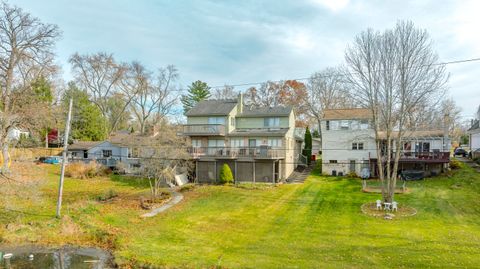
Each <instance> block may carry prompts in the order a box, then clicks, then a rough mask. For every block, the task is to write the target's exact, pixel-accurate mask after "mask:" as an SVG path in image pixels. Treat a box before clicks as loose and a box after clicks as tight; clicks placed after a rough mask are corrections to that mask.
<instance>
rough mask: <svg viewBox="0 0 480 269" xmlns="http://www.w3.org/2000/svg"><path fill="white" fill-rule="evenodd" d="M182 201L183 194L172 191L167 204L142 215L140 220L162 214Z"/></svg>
mask: <svg viewBox="0 0 480 269" xmlns="http://www.w3.org/2000/svg"><path fill="white" fill-rule="evenodd" d="M182 200H183V194H181V193H179V192H176V191H172V199H171V200H170V201H169V202H168V203H166V204H164V205H162V206H161V207H158V208H155V209H153V210H152V211H150V212H148V213H145V214H143V215H142V216H141V217H142V218H150V217H154V216H156V215H158V214H160V213H162V212H163V211H165V210H167V209H169V208H170V207H172V206H174V205H176V204H178V203H180V201H182Z"/></svg>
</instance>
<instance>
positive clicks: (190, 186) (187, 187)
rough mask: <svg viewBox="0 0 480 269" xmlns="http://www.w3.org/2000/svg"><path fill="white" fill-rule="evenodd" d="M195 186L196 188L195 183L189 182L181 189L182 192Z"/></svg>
mask: <svg viewBox="0 0 480 269" xmlns="http://www.w3.org/2000/svg"><path fill="white" fill-rule="evenodd" d="M194 188H195V184H191V183H188V184H185V185H183V186H181V187H180V189H179V191H180V192H186V191H191V190H193V189H194Z"/></svg>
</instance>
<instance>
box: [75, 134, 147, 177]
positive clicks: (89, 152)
mask: <svg viewBox="0 0 480 269" xmlns="http://www.w3.org/2000/svg"><path fill="white" fill-rule="evenodd" d="M68 153H69V160H70V161H83V162H90V161H96V162H98V163H101V164H103V165H105V166H107V167H110V168H116V167H117V166H118V165H119V164H120V162H121V163H123V164H124V165H125V169H126V170H127V172H128V171H130V170H131V169H133V168H134V167H135V166H137V164H138V159H137V158H132V157H131V155H130V152H129V148H128V147H127V146H124V145H121V144H114V143H112V142H109V141H78V142H75V143H73V144H72V145H70V146H68Z"/></svg>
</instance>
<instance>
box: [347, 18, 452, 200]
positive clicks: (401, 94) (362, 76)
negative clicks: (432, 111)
mask: <svg viewBox="0 0 480 269" xmlns="http://www.w3.org/2000/svg"><path fill="white" fill-rule="evenodd" d="M345 58H346V61H347V65H348V66H347V67H348V73H347V76H346V79H347V81H348V82H349V84H350V86H351V87H352V89H353V90H354V91H355V97H356V99H357V100H358V102H359V103H360V104H361V105H362V106H363V107H366V108H368V109H370V110H371V112H372V116H373V122H372V125H373V129H374V131H375V141H376V151H377V167H378V171H379V175H378V176H379V178H380V180H381V182H382V196H383V199H384V200H385V201H386V202H391V201H392V200H393V196H394V192H395V185H396V180H397V169H398V162H399V159H400V153H401V149H402V143H403V142H402V139H403V138H404V137H406V136H408V133H409V131H411V130H412V129H413V128H415V127H416V125H417V121H418V118H419V117H418V116H417V115H418V113H416V112H417V111H419V110H420V109H421V108H422V107H424V106H426V105H433V104H438V103H439V102H440V100H441V99H442V96H443V94H442V93H443V90H444V88H445V85H446V82H447V80H448V76H447V75H446V72H445V67H444V66H442V65H438V64H437V61H438V56H437V54H436V53H435V52H434V51H433V48H432V44H431V41H430V38H429V36H428V34H427V32H426V31H425V30H420V29H417V28H415V27H414V25H413V23H411V22H398V23H397V25H396V26H395V28H394V29H393V30H387V31H385V32H383V33H379V32H374V31H373V30H367V31H365V32H362V33H361V34H360V35H358V36H357V37H356V38H355V41H354V42H353V44H352V46H350V47H349V48H348V49H347V51H346V54H345ZM381 132H382V133H384V134H385V135H383V136H381V135H380V133H381Z"/></svg>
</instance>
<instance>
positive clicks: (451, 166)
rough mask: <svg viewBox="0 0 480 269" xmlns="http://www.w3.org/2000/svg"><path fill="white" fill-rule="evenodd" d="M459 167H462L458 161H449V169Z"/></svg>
mask: <svg viewBox="0 0 480 269" xmlns="http://www.w3.org/2000/svg"><path fill="white" fill-rule="evenodd" d="M461 167H462V164H461V163H460V161H459V160H456V159H452V160H450V168H451V169H460V168H461Z"/></svg>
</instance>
